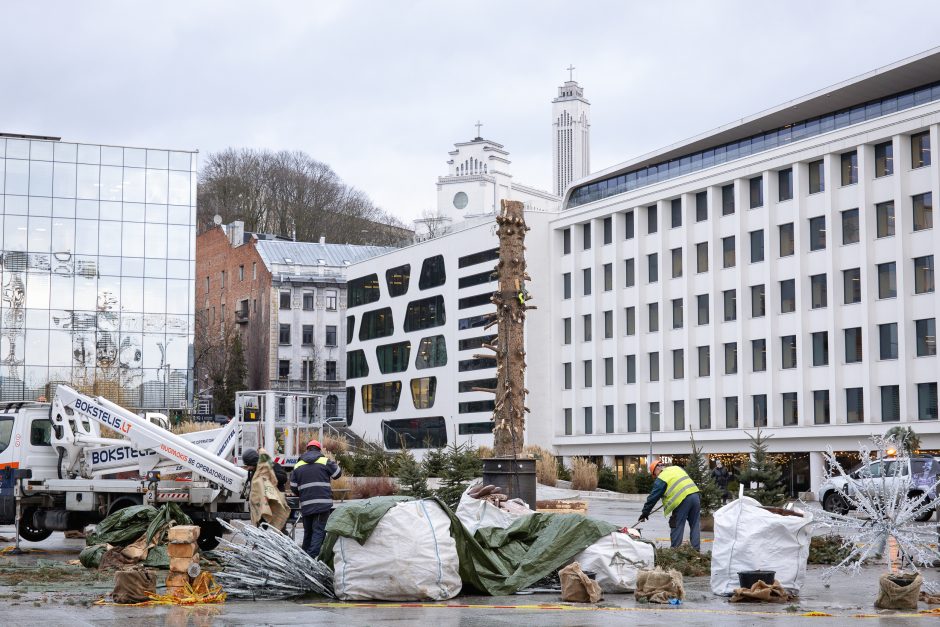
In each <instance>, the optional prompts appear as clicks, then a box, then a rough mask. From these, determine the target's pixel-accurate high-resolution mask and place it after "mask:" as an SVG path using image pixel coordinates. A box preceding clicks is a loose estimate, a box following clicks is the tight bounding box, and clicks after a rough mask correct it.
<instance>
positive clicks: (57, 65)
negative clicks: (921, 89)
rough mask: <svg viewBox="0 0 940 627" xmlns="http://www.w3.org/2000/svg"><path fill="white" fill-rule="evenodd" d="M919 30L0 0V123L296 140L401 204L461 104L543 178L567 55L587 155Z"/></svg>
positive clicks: (906, 21) (895, 43) (683, 10)
mask: <svg viewBox="0 0 940 627" xmlns="http://www.w3.org/2000/svg"><path fill="white" fill-rule="evenodd" d="M938 24H940V2H937V1H936V0H925V1H917V2H914V1H912V2H904V1H901V0H894V1H892V2H884V1H878V2H872V1H867V0H866V1H859V0H842V1H823V0H810V1H796V0H786V1H783V2H781V1H777V2H769V1H768V2H761V1H757V0H745V1H740V2H738V1H723V2H718V1H711V2H705V1H698V2H691V1H690V2H667V1H663V0H660V1H658V2H646V3H641V2H626V1H621V2H595V1H590V0H579V1H576V2H572V1H568V2H554V1H550V0H534V1H531V2H514V1H511V0H496V1H492V2H491V1H488V0H475V1H473V2H444V1H442V0H428V1H426V2H407V1H403V0H396V1H381V2H380V1H378V0H375V1H371V2H339V1H336V0H330V1H327V0H317V1H315V2H314V1H312V0H307V1H304V2H286V1H278V2H264V1H261V0H258V1H256V2H244V1H236V0H225V1H221V0H220V1H206V2H200V1H198V0H185V1H175V0H161V1H160V2H131V1H129V0H121V1H115V2H94V1H81V2H75V1H73V0H68V1H63V2H42V1H40V0H34V1H29V2H27V1H22V2H13V1H12V0H0V25H2V29H0V30H2V35H0V131H6V132H17V133H31V134H40V135H55V136H61V137H62V138H63V140H71V141H89V142H101V143H113V144H123V145H135V146H147V147H167V148H187V149H191V148H195V149H198V150H199V151H200V152H201V153H202V155H203V156H205V155H207V154H208V153H211V152H214V151H217V150H220V149H223V148H225V147H228V146H236V147H253V148H270V149H274V150H279V149H291V150H294V149H296V150H303V151H305V152H307V153H309V154H311V155H312V156H314V157H315V158H317V159H319V160H321V161H324V162H326V163H328V164H329V165H330V166H332V167H333V169H334V170H336V172H337V173H338V174H339V175H340V176H341V177H342V178H343V179H344V180H346V181H347V182H349V183H351V184H353V185H355V186H357V187H359V188H360V189H362V190H363V191H365V192H366V193H367V194H369V195H370V196H371V197H372V199H373V200H374V201H375V202H377V203H378V204H379V205H380V206H382V207H383V208H385V209H387V210H389V211H391V212H392V213H394V214H396V215H398V216H399V217H401V218H403V219H405V220H410V219H412V218H414V217H418V216H419V215H420V214H421V212H422V211H423V210H425V209H429V208H432V207H434V206H435V204H436V188H435V181H436V178H437V177H438V176H440V175H442V174H445V173H446V171H447V166H446V163H445V162H446V160H447V152H448V150H451V149H452V147H453V144H454V142H457V141H467V140H469V139H471V138H472V137H473V136H474V132H475V129H474V126H473V125H474V123H475V122H476V121H477V119H480V120H481V121H482V122H483V124H484V126H483V130H482V134H483V136H484V137H486V138H488V139H492V140H495V141H497V142H500V143H502V144H504V145H505V146H506V148H507V149H508V150H509V151H510V158H511V159H512V162H513V163H512V172H513V175H514V178H515V179H516V180H517V181H519V182H522V183H526V184H528V185H533V186H535V187H540V188H543V189H550V188H551V186H552V180H551V100H552V98H553V97H554V96H555V95H556V92H557V86H558V85H560V84H561V83H562V82H563V81H564V80H565V78H566V77H567V75H568V73H567V72H566V71H565V70H564V68H565V67H567V66H568V65H569V64H574V65H575V66H576V68H577V69H576V70H575V78H576V79H577V80H578V81H579V82H580V83H581V84H582V85H583V86H584V88H585V95H586V96H587V98H588V99H589V100H590V101H591V104H592V120H591V122H592V126H591V147H592V154H591V165H592V169H594V170H599V169H602V168H604V167H607V166H609V165H613V164H615V163H618V162H621V161H625V160H627V159H629V158H631V157H634V156H637V155H640V154H643V153H645V152H648V151H650V150H654V149H656V148H659V147H662V146H665V145H668V144H671V143H673V142H676V141H679V140H681V139H684V138H687V137H689V136H692V135H696V134H699V133H702V132H705V131H707V130H709V129H711V128H714V127H716V126H719V125H721V124H725V123H728V122H731V121H733V120H735V119H738V118H741V117H744V116H746V115H750V114H752V113H756V112H758V111H761V110H763V109H766V108H769V107H771V106H774V105H776V104H780V103H781V102H784V101H786V100H790V99H792V98H795V97H798V96H801V95H803V94H805V93H808V92H810V91H814V90H816V89H820V88H823V87H826V86H828V85H830V84H833V83H836V82H839V81H842V80H845V79H848V78H850V77H852V76H855V75H857V74H860V73H863V72H866V71H869V70H872V69H875V68H878V67H881V66H883V65H886V64H889V63H891V62H894V61H897V60H900V59H902V58H904V57H907V56H909V55H912V54H915V53H918V52H921V51H923V50H927V49H929V48H932V47H935V46H938V45H940V34H938V30H937V25H938ZM938 78H940V77H938Z"/></svg>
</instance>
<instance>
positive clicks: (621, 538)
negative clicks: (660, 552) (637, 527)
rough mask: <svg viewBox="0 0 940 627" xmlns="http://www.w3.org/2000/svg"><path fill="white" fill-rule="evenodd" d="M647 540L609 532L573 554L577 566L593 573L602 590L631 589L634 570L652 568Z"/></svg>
mask: <svg viewBox="0 0 940 627" xmlns="http://www.w3.org/2000/svg"><path fill="white" fill-rule="evenodd" d="M655 553H656V552H655V550H654V549H653V546H652V545H651V544H648V543H646V542H640V541H638V540H634V539H633V538H631V537H630V536H628V535H627V534H625V533H620V532H619V531H615V532H613V533H610V534H608V535H606V536H604V537H603V538H601V539H600V540H598V541H597V542H595V543H594V544H592V545H591V546H589V547H588V548H586V549H584V550H583V551H581V552H580V553H578V554H577V555H575V556H574V561H576V562H577V563H579V564H580V565H581V568H583V569H585V570H590V571H593V572H595V573H597V580H596V581H597V583H598V585H599V586H600V587H601V590H603V591H604V592H633V591H634V590H635V589H636V578H637V573H638V572H639V571H641V570H643V569H644V568H652V567H653V565H654V563H655V559H656V555H655Z"/></svg>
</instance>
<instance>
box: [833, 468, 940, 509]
mask: <svg viewBox="0 0 940 627" xmlns="http://www.w3.org/2000/svg"><path fill="white" fill-rule="evenodd" d="M899 463H902V464H904V466H903V467H901V468H898V467H897V464H899ZM938 475H940V459H937V458H934V457H926V456H924V457H911V458H909V459H908V460H907V462H906V463H905V462H904V461H899V460H898V459H896V458H894V457H886V458H884V459H880V460H877V461H873V462H871V463H870V464H867V465H866V464H860V465H858V466H856V467H855V468H854V469H853V470H852V471H851V472H849V473H848V475H847V476H846V477H842V476H835V477H831V478H830V479H829V480H828V481H826V482H825V483H823V484H822V486H820V488H819V492H818V493H817V498H818V499H819V502H820V503H822V506H823V509H825V510H826V511H827V512H840V513H843V514H844V513H846V512H848V511H849V504H848V502H847V500H846V499H845V497H844V496H843V494H845V493H846V492H848V491H849V490H861V491H863V492H866V493H876V492H879V491H882V490H884V491H887V490H889V489H890V488H891V486H892V485H893V482H895V481H903V482H905V483H906V484H908V495H909V496H920V495H921V494H923V493H924V492H927V493H928V494H929V496H930V498H935V497H936V492H935V490H934V484H936V482H937V479H938ZM932 515H933V512H932V511H927V512H925V513H924V514H922V515H921V516H920V517H919V518H918V519H917V521H918V522H926V521H928V520H930V517H931V516H932Z"/></svg>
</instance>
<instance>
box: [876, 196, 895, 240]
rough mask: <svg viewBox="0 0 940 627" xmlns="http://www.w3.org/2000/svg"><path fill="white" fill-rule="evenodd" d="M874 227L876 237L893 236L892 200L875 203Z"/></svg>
mask: <svg viewBox="0 0 940 627" xmlns="http://www.w3.org/2000/svg"><path fill="white" fill-rule="evenodd" d="M875 222H876V225H875V229H876V234H877V235H878V237H894V201H893V200H889V201H888V202H880V203H878V204H877V205H875Z"/></svg>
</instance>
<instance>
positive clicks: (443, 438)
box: [382, 416, 493, 450]
mask: <svg viewBox="0 0 940 627" xmlns="http://www.w3.org/2000/svg"><path fill="white" fill-rule="evenodd" d="M457 433H459V434H460V435H485V434H489V433H493V421H492V420H487V421H486V422H465V423H459V424H458V425H457ZM382 440H383V442H384V444H385V448H386V449H388V450H398V449H402V448H406V449H425V448H442V447H445V446H447V423H446V422H445V421H444V417H443V416H433V417H431V418H400V419H397V420H383V421H382Z"/></svg>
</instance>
